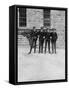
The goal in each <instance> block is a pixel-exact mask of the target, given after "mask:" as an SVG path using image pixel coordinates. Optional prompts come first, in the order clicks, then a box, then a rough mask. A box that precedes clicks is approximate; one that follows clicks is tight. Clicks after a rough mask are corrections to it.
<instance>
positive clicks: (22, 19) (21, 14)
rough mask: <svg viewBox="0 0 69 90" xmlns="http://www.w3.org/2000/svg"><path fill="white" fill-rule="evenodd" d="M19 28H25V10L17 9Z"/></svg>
mask: <svg viewBox="0 0 69 90" xmlns="http://www.w3.org/2000/svg"><path fill="white" fill-rule="evenodd" d="M19 26H21V27H23V26H26V8H19Z"/></svg>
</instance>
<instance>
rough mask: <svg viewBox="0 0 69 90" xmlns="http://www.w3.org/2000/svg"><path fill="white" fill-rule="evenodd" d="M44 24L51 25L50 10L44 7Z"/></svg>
mask: <svg viewBox="0 0 69 90" xmlns="http://www.w3.org/2000/svg"><path fill="white" fill-rule="evenodd" d="M44 26H48V27H50V10H47V9H44Z"/></svg>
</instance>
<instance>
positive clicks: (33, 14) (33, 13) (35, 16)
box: [19, 9, 65, 48]
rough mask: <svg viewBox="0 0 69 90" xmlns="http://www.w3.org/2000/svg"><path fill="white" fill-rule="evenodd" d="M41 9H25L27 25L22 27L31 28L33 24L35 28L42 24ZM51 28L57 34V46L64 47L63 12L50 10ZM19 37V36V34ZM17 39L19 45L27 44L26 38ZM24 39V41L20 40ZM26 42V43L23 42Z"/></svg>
mask: <svg viewBox="0 0 69 90" xmlns="http://www.w3.org/2000/svg"><path fill="white" fill-rule="evenodd" d="M43 19H44V17H43V9H27V26H26V27H23V28H22V29H28V28H29V29H32V27H33V26H36V28H37V29H38V28H40V27H41V26H43ZM50 19H51V20H50V21H51V28H56V31H57V34H58V41H57V47H58V48H64V47H65V12H64V11H59V10H51V15H50ZM19 37H20V36H19ZM21 38H22V39H21V40H20V39H19V44H20V42H21V45H22V44H23V45H24V44H28V43H27V40H24V39H25V38H24V39H23V37H21ZM22 41H24V42H22ZM25 42H26V43H25Z"/></svg>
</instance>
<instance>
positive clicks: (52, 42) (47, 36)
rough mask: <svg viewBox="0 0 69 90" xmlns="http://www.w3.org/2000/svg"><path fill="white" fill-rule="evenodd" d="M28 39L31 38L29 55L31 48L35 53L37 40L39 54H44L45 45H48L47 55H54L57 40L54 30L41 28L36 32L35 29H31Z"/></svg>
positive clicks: (45, 50)
mask: <svg viewBox="0 0 69 90" xmlns="http://www.w3.org/2000/svg"><path fill="white" fill-rule="evenodd" d="M30 37H31V44H30V52H29V54H30V53H31V52H32V49H33V48H34V53H36V47H37V40H38V42H39V46H38V47H39V53H46V52H47V45H48V52H49V53H56V41H57V38H58V36H57V33H56V29H54V28H52V29H50V28H44V27H41V28H40V30H37V29H36V27H33V29H32V30H31V32H30ZM44 44H45V45H44ZM43 48H44V50H43ZM51 51H52V52H51Z"/></svg>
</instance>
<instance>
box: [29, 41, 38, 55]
mask: <svg viewBox="0 0 69 90" xmlns="http://www.w3.org/2000/svg"><path fill="white" fill-rule="evenodd" d="M36 41H37V40H32V43H31V45H30V52H29V54H30V53H31V52H32V49H33V48H34V53H35V52H36Z"/></svg>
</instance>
